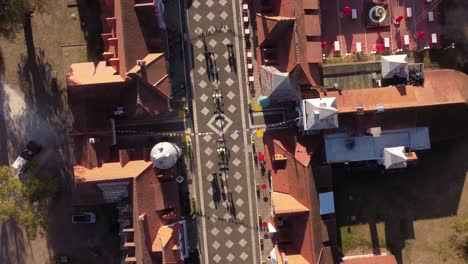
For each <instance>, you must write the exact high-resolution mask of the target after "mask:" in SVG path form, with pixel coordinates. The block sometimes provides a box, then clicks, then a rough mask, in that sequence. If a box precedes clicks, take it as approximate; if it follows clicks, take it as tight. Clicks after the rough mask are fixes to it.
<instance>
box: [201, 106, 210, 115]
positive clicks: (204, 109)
mask: <svg viewBox="0 0 468 264" xmlns="http://www.w3.org/2000/svg"><path fill="white" fill-rule="evenodd" d="M200 112H201V113H202V114H203V115H207V114H208V113H209V112H210V110H208V108H206V107H203V109H202V110H201V111H200Z"/></svg>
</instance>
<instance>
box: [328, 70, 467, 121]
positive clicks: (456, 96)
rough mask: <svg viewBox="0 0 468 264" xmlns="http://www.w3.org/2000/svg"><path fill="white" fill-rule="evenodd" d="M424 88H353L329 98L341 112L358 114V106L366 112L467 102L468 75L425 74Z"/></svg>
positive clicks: (431, 72) (438, 72)
mask: <svg viewBox="0 0 468 264" xmlns="http://www.w3.org/2000/svg"><path fill="white" fill-rule="evenodd" d="M425 77H426V79H425V83H424V87H415V86H410V85H408V86H406V87H405V88H403V89H400V88H397V87H382V88H377V89H376V88H369V89H353V90H344V91H342V92H341V95H340V94H339V92H328V93H327V97H328V96H330V97H336V104H337V107H338V111H339V112H340V113H347V112H355V111H356V109H355V108H356V106H357V105H362V106H363V107H364V110H375V109H376V107H377V105H383V106H384V108H385V109H397V108H408V107H420V106H431V105H443V104H454V103H464V102H465V98H464V97H463V95H462V94H461V90H462V89H463V87H466V86H468V76H467V75H466V74H464V73H462V72H458V71H455V70H428V71H426V72H425Z"/></svg>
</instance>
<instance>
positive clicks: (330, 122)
mask: <svg viewBox="0 0 468 264" xmlns="http://www.w3.org/2000/svg"><path fill="white" fill-rule="evenodd" d="M302 107H303V109H302V113H303V115H304V116H305V118H304V121H303V125H304V130H314V129H328V128H338V110H337V109H336V98H335V97H325V98H315V99H306V100H303V101H302Z"/></svg>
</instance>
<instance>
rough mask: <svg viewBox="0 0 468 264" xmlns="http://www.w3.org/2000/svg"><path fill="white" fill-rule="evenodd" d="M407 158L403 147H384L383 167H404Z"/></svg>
mask: <svg viewBox="0 0 468 264" xmlns="http://www.w3.org/2000/svg"><path fill="white" fill-rule="evenodd" d="M407 160H408V158H407V157H406V155H405V147H393V148H384V159H383V165H384V166H385V169H397V168H406V161H407Z"/></svg>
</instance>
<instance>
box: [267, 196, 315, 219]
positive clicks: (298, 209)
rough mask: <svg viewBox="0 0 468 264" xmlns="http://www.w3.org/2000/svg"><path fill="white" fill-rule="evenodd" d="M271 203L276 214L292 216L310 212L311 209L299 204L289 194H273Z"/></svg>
mask: <svg viewBox="0 0 468 264" xmlns="http://www.w3.org/2000/svg"><path fill="white" fill-rule="evenodd" d="M271 203H272V204H273V207H274V208H275V214H290V213H302V212H308V211H309V209H308V208H307V207H305V206H304V205H303V204H301V203H300V202H298V201H297V200H296V199H294V197H292V196H291V195H289V194H285V193H279V192H274V191H273V192H271Z"/></svg>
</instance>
